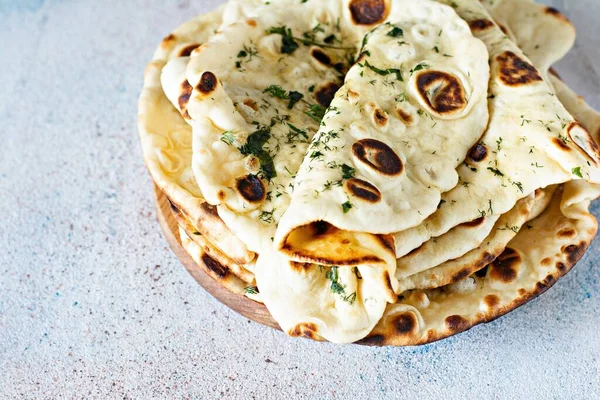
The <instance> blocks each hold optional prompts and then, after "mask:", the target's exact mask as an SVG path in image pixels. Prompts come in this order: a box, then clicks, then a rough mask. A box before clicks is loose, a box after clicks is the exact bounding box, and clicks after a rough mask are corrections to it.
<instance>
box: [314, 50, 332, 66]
mask: <svg viewBox="0 0 600 400" xmlns="http://www.w3.org/2000/svg"><path fill="white" fill-rule="evenodd" d="M310 55H311V56H313V58H314V59H315V60H317V61H318V62H319V63H321V64H323V65H326V66H330V65H331V57H329V56H328V55H327V53H325V52H324V51H323V50H321V49H319V48H316V47H315V48H313V49H312V50H311V51H310Z"/></svg>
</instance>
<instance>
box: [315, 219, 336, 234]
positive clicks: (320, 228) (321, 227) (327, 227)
mask: <svg viewBox="0 0 600 400" xmlns="http://www.w3.org/2000/svg"><path fill="white" fill-rule="evenodd" d="M310 227H311V228H312V234H313V236H314V237H318V236H323V235H326V234H327V233H330V232H331V231H332V230H334V229H335V227H334V226H333V225H331V224H330V223H329V222H325V221H315V222H312V223H311V224H310Z"/></svg>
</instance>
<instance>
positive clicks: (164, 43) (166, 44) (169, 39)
mask: <svg viewBox="0 0 600 400" xmlns="http://www.w3.org/2000/svg"><path fill="white" fill-rule="evenodd" d="M175 39H177V37H176V36H175V35H174V34H172V33H171V34H169V35H167V36H165V37H164V38H163V40H162V42H161V43H160V45H161V47H163V48H165V47H169V46H170V45H171V43H172V42H174V41H175Z"/></svg>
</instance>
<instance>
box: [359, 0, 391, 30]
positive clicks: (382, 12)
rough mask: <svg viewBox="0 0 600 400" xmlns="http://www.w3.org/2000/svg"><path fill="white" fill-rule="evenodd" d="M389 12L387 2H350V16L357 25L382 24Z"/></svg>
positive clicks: (366, 0)
mask: <svg viewBox="0 0 600 400" xmlns="http://www.w3.org/2000/svg"><path fill="white" fill-rule="evenodd" d="M389 12H390V7H389V4H388V0H351V1H350V14H351V15H352V20H353V21H354V23H355V24H357V25H374V24H377V23H381V22H383V21H384V20H385V19H386V18H387V16H388V14H389Z"/></svg>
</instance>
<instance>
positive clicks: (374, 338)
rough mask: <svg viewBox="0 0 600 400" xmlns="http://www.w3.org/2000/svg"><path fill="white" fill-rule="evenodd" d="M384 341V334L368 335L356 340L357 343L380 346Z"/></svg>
mask: <svg viewBox="0 0 600 400" xmlns="http://www.w3.org/2000/svg"><path fill="white" fill-rule="evenodd" d="M384 342H385V336H383V335H370V336H367V337H366V338H364V339H362V340H360V341H358V342H357V343H358V344H362V345H365V346H382V345H383V343H384Z"/></svg>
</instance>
